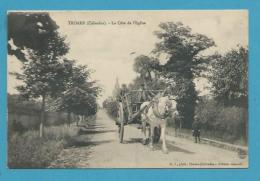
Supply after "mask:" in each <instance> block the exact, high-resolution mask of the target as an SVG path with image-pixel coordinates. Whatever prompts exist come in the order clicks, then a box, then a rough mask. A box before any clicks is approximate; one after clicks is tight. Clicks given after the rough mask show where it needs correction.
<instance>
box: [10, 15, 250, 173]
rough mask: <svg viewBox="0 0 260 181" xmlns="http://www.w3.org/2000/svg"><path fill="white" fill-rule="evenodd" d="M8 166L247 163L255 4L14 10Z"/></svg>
mask: <svg viewBox="0 0 260 181" xmlns="http://www.w3.org/2000/svg"><path fill="white" fill-rule="evenodd" d="M6 16H7V36H8V45H7V46H8V55H7V96H8V97H7V111H8V113H7V115H8V117H7V121H6V124H7V128H8V131H7V134H8V135H7V139H8V140H7V143H8V145H7V149H8V150H7V166H8V168H9V169H35V168H46V169H54V168H64V169H65V168H86V169H87V168H173V169H175V168H248V167H249V163H248V159H249V157H250V156H249V155H248V134H249V133H248V132H249V131H250V130H248V61H249V60H248V59H249V57H248V53H249V49H248V33H249V31H248V11H247V10H102V11H101V10H99V11H97V10H93V11H72V10H69V11H47V10H46V11H45V10H41V11H29V10H28V11H8V12H7V15H6Z"/></svg>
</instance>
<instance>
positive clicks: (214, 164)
mask: <svg viewBox="0 0 260 181" xmlns="http://www.w3.org/2000/svg"><path fill="white" fill-rule="evenodd" d="M166 138H167V139H166V140H167V142H166V143H167V147H168V149H169V153H168V154H164V153H163V152H162V151H161V143H159V144H158V145H156V146H155V150H153V151H152V150H150V148H149V147H148V146H144V145H142V143H141V141H142V133H141V130H139V129H137V128H136V127H133V126H126V127H125V134H124V143H123V144H120V143H119V138H118V129H117V126H116V125H115V124H114V121H113V120H112V119H111V118H109V117H108V115H107V114H106V113H105V111H104V110H100V111H99V112H98V114H97V119H96V121H95V123H94V124H93V125H92V126H91V127H90V128H87V129H84V130H83V131H82V132H81V134H80V135H79V136H78V137H77V142H78V144H75V145H74V146H73V147H70V148H67V149H64V150H63V151H62V152H61V153H60V155H59V156H58V159H57V160H55V161H54V162H53V163H52V164H51V167H52V168H57V167H58V168H64V167H65V168H190V167H192V168H233V167H235V168H241V167H247V165H248V163H247V158H245V159H241V158H239V157H238V154H237V153H236V152H233V151H228V150H224V149H221V148H217V147H213V146H210V145H206V144H196V143H194V142H192V141H191V140H187V139H183V138H177V137H173V136H167V137H166Z"/></svg>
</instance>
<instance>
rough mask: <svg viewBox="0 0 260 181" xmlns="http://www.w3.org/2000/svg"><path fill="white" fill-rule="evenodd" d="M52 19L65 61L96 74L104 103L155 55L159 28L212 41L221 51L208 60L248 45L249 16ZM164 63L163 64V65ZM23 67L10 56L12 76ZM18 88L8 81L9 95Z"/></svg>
mask: <svg viewBox="0 0 260 181" xmlns="http://www.w3.org/2000/svg"><path fill="white" fill-rule="evenodd" d="M50 16H51V18H52V19H53V20H54V21H55V22H56V23H57V24H58V26H59V27H60V28H59V32H60V33H61V34H62V35H65V36H66V41H67V42H68V43H69V44H70V51H69V53H68V55H66V57H68V58H71V59H74V60H77V63H78V64H82V65H87V66H88V67H89V68H90V69H92V70H94V72H93V74H92V76H91V78H92V79H93V80H97V81H98V84H99V85H100V86H101V87H102V88H103V92H102V96H101V97H100V98H99V102H100V103H101V102H102V101H103V100H104V99H105V98H106V97H108V96H110V95H111V94H112V91H113V88H114V85H115V81H116V78H118V80H119V83H120V84H123V83H126V84H128V83H130V82H131V81H132V80H133V79H134V78H135V77H136V76H137V74H136V73H135V72H134V71H133V63H134V58H135V57H137V56H138V55H141V54H144V55H151V51H152V50H153V49H154V45H155V43H156V42H158V39H157V38H156V36H155V35H154V31H156V30H160V29H159V27H158V25H159V24H160V22H169V21H172V22H182V23H183V24H184V25H187V26H189V27H190V28H191V29H192V32H194V33H201V34H204V35H206V36H208V37H209V38H212V39H213V40H214V41H215V43H216V46H215V47H213V48H210V49H208V50H206V51H205V52H203V54H205V55H206V54H211V53H214V52H215V51H218V52H220V53H225V52H227V51H228V50H230V49H232V48H236V46H237V44H240V45H243V46H247V45H248V14H247V11H246V10H225V11H216V10H214V11H209V10H207V11H198V10H196V11H59V12H58V11H51V12H50ZM135 22H137V23H135ZM93 23H94V24H93ZM124 23H125V24H124ZM130 23H131V24H130ZM165 61H166V60H165V59H163V58H162V59H161V60H160V62H161V63H162V64H163V63H164V62H165ZM20 67H21V64H20V63H19V61H17V59H16V58H15V57H14V56H9V55H8V72H14V71H15V72H20V71H21V70H20ZM195 83H196V87H197V89H198V90H199V91H200V92H202V94H208V93H209V92H208V90H206V89H205V87H206V86H208V85H209V84H208V82H207V80H206V79H196V80H195ZM19 84H21V83H20V82H19V81H17V80H15V78H14V77H13V76H11V75H8V93H11V94H13V93H17V91H16V90H15V86H16V85H19Z"/></svg>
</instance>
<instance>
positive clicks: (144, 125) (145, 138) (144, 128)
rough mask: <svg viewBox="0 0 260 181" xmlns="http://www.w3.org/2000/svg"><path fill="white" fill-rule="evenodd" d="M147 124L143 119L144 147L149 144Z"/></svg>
mask: <svg viewBox="0 0 260 181" xmlns="http://www.w3.org/2000/svg"><path fill="white" fill-rule="evenodd" d="M146 124H147V123H146V122H145V120H144V119H143V118H142V132H143V136H144V137H143V145H146V144H147V143H146V142H147V141H146V140H147V135H146Z"/></svg>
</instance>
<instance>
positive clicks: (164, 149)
mask: <svg viewBox="0 0 260 181" xmlns="http://www.w3.org/2000/svg"><path fill="white" fill-rule="evenodd" d="M165 131H166V124H163V125H161V138H162V150H163V153H168V149H167V147H166V137H165Z"/></svg>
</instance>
